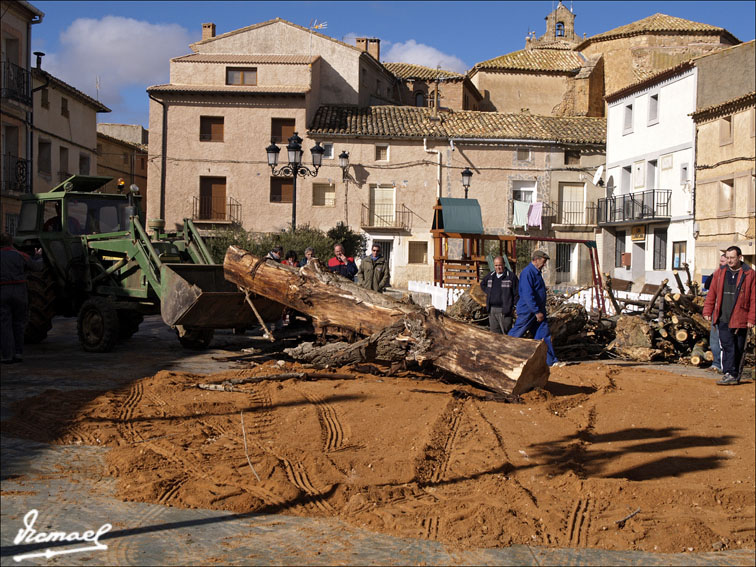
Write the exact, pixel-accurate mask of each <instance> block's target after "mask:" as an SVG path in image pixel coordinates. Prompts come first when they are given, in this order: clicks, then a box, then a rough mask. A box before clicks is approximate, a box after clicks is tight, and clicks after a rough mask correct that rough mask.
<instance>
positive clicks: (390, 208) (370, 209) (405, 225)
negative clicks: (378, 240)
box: [360, 205, 413, 232]
mask: <svg viewBox="0 0 756 567" xmlns="http://www.w3.org/2000/svg"><path fill="white" fill-rule="evenodd" d="M412 214H413V213H412V211H411V210H410V209H408V208H407V207H406V206H405V205H401V206H400V207H399V208H394V205H371V206H367V205H362V213H361V215H360V227H361V228H363V229H365V230H373V231H375V230H386V231H396V230H401V231H406V232H409V231H410V230H411V228H412Z"/></svg>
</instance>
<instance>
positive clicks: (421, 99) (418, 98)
mask: <svg viewBox="0 0 756 567" xmlns="http://www.w3.org/2000/svg"><path fill="white" fill-rule="evenodd" d="M415 106H417V107H420V108H422V107H424V106H425V93H424V92H422V91H417V92H416V93H415Z"/></svg>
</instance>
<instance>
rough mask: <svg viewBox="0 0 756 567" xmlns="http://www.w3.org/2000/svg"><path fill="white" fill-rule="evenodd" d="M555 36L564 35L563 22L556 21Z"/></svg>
mask: <svg viewBox="0 0 756 567" xmlns="http://www.w3.org/2000/svg"><path fill="white" fill-rule="evenodd" d="M556 36H557V37H564V22H557V25H556Z"/></svg>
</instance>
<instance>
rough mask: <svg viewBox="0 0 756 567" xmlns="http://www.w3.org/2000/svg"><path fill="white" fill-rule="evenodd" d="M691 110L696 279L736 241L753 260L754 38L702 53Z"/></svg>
mask: <svg viewBox="0 0 756 567" xmlns="http://www.w3.org/2000/svg"><path fill="white" fill-rule="evenodd" d="M695 64H696V67H697V68H698V72H699V81H698V89H697V98H696V110H695V112H694V113H693V114H692V118H693V120H694V121H695V127H696V170H695V176H696V194H695V203H694V205H695V225H694V234H693V236H694V238H695V239H696V271H695V275H696V278H697V279H699V281H700V277H701V276H702V275H705V274H707V273H710V272H711V270H713V269H714V268H715V267H716V266H717V265H719V254H720V252H719V251H720V250H721V249H725V248H727V247H728V246H732V245H736V246H739V247H740V248H741V250H742V251H743V255H744V257H745V260H746V262H748V263H749V264H751V265H754V264H755V263H756V247H755V245H754V239H756V226H755V225H756V203H755V201H756V181H755V180H754V175H755V174H756V150H755V149H754V146H756V79H755V78H754V68H755V66H756V61H754V41H749V42H748V43H744V44H741V45H738V46H735V47H731V48H730V49H726V50H723V51H719V52H717V53H713V54H711V55H709V56H706V57H701V58H699V59H697V60H696V62H695Z"/></svg>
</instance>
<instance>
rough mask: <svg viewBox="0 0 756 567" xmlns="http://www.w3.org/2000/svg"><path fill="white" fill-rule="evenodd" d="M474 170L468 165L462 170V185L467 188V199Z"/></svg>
mask: <svg viewBox="0 0 756 567" xmlns="http://www.w3.org/2000/svg"><path fill="white" fill-rule="evenodd" d="M472 176H473V172H472V171H470V168H469V167H466V168H465V169H464V171H463V172H462V185H463V186H464V188H465V199H467V190H468V189H469V188H470V179H472Z"/></svg>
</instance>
